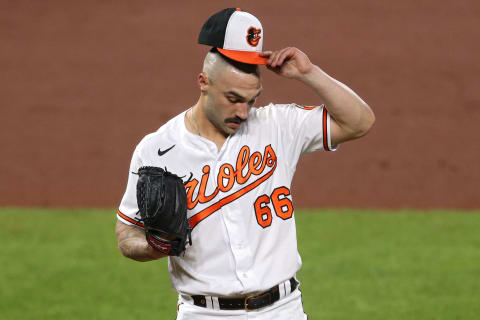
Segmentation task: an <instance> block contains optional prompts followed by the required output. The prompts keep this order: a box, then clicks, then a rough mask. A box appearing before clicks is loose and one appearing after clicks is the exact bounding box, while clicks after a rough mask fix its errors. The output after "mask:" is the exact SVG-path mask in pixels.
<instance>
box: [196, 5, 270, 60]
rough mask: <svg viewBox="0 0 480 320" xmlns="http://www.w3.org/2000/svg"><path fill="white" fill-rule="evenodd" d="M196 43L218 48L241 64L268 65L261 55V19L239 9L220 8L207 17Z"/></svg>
mask: <svg viewBox="0 0 480 320" xmlns="http://www.w3.org/2000/svg"><path fill="white" fill-rule="evenodd" d="M198 43H200V44H205V45H208V46H212V47H215V48H217V50H218V51H219V52H220V53H221V54H223V55H224V56H226V57H228V58H230V59H232V60H235V61H238V62H243V63H249V64H267V61H268V59H267V58H264V57H261V56H260V52H262V47H263V28H262V24H261V23H260V20H258V19H257V18H256V17H255V16H254V15H252V14H250V13H248V12H246V11H242V10H241V9H240V8H227V9H223V10H222V11H219V12H217V13H215V14H214V15H212V16H211V17H210V18H208V20H207V22H205V24H204V25H203V27H202V30H201V31H200V35H199V36H198Z"/></svg>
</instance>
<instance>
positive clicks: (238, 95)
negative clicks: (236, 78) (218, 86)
mask: <svg viewBox="0 0 480 320" xmlns="http://www.w3.org/2000/svg"><path fill="white" fill-rule="evenodd" d="M260 93H262V90H260V91H259V92H258V93H257V95H256V96H255V97H253V99H256V98H257V97H258V96H259V95H260ZM228 94H231V95H232V96H235V97H236V98H238V99H241V100H246V98H245V97H244V96H242V95H241V94H239V93H237V92H235V91H232V90H230V91H227V92H226V93H225V95H228ZM253 99H252V100H253Z"/></svg>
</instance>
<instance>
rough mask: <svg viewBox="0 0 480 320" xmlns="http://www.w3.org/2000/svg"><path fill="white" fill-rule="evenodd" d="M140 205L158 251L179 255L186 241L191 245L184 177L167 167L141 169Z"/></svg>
mask: <svg viewBox="0 0 480 320" xmlns="http://www.w3.org/2000/svg"><path fill="white" fill-rule="evenodd" d="M137 174H138V176H139V177H138V182H137V204H138V209H139V212H140V217H141V221H142V222H143V224H144V228H145V236H146V238H147V241H148V243H149V244H150V245H151V246H152V247H153V248H155V249H156V250H158V251H160V252H162V253H164V254H167V255H170V256H178V255H180V253H182V252H183V251H184V250H185V245H186V242H187V241H188V242H189V243H190V245H192V238H191V231H192V228H191V227H190V225H189V223H188V220H187V194H186V191H185V186H184V183H183V180H182V179H181V178H180V177H178V176H177V175H175V174H173V173H171V172H168V171H167V170H166V168H165V170H164V169H162V168H158V167H141V168H140V169H138V173H137Z"/></svg>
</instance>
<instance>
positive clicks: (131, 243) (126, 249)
mask: <svg viewBox="0 0 480 320" xmlns="http://www.w3.org/2000/svg"><path fill="white" fill-rule="evenodd" d="M115 233H116V235H117V239H118V249H119V250H120V252H121V253H122V254H123V255H124V256H126V257H127V258H130V259H133V260H137V261H150V260H154V259H156V258H155V257H153V256H152V255H151V250H149V245H148V243H147V241H146V240H145V232H144V231H143V230H142V229H141V228H139V227H137V226H131V225H126V224H124V223H122V222H120V221H118V222H117V226H116V229H115Z"/></svg>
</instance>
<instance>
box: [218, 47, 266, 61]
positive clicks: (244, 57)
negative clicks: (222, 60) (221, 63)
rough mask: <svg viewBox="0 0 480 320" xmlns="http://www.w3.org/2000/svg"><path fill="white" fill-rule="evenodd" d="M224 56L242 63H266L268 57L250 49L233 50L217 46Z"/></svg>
mask: <svg viewBox="0 0 480 320" xmlns="http://www.w3.org/2000/svg"><path fill="white" fill-rule="evenodd" d="M217 50H218V52H220V53H221V54H223V55H224V56H226V57H228V58H230V59H232V60H235V61H238V62H242V63H248V64H260V65H266V64H267V61H268V58H265V57H261V56H260V53H258V52H252V51H235V50H225V49H221V48H217Z"/></svg>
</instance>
